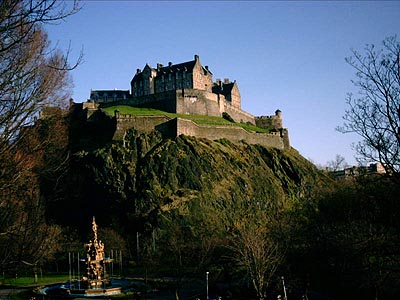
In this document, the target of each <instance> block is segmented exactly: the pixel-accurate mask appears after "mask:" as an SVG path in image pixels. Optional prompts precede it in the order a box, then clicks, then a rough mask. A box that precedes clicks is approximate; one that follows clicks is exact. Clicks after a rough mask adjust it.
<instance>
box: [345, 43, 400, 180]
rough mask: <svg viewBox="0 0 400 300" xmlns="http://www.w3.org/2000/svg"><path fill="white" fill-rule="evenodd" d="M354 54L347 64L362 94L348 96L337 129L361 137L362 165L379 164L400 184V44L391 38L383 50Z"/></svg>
mask: <svg viewBox="0 0 400 300" xmlns="http://www.w3.org/2000/svg"><path fill="white" fill-rule="evenodd" d="M352 53H353V55H352V56H351V57H348V58H346V62H347V63H348V64H349V65H350V66H352V67H353V68H354V69H355V70H356V74H355V75H356V79H355V80H353V84H354V85H355V86H356V87H357V88H358V89H359V94H358V96H354V95H352V94H349V95H348V97H347V105H348V109H347V110H346V112H345V114H344V117H343V119H344V121H345V122H344V125H343V126H342V127H339V128H338V130H339V131H340V132H343V133H349V132H353V133H356V134H358V135H359V136H361V138H362V140H361V141H360V142H358V143H357V144H356V145H355V150H356V153H357V154H358V156H359V157H358V160H359V162H361V163H365V162H380V163H382V165H383V166H384V168H385V169H386V171H387V174H390V175H391V177H392V178H393V179H395V180H396V181H400V155H399V154H400V153H399V152H400V147H399V146H400V43H399V42H398V41H397V38H396V36H394V37H388V38H386V39H385V40H384V41H383V48H382V49H380V50H376V49H375V46H374V45H367V46H366V47H365V54H361V53H359V52H357V51H355V50H353V51H352Z"/></svg>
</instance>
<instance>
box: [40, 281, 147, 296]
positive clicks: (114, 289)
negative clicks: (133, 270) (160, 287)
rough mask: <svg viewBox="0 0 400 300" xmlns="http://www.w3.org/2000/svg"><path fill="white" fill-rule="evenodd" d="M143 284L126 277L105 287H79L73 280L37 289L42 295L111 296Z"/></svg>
mask: <svg viewBox="0 0 400 300" xmlns="http://www.w3.org/2000/svg"><path fill="white" fill-rule="evenodd" d="M139 284H142V283H139V282H134V281H130V280H124V279H117V280H112V283H111V285H109V286H107V287H105V288H87V289H83V288H81V289H80V288H79V283H78V282H72V283H71V284H70V283H69V282H68V283H62V284H55V285H50V286H46V287H44V288H42V289H40V290H38V291H37V293H38V294H40V295H47V296H55V295H57V296H63V297H71V298H77V297H100V296H110V295H119V294H122V293H126V292H129V291H132V290H133V289H134V287H137V285H139Z"/></svg>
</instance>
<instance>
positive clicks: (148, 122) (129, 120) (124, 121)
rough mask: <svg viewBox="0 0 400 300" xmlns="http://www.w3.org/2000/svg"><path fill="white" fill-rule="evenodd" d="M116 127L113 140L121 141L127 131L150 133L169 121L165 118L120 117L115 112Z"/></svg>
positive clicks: (160, 116) (159, 116)
mask: <svg viewBox="0 0 400 300" xmlns="http://www.w3.org/2000/svg"><path fill="white" fill-rule="evenodd" d="M115 118H116V120H117V127H116V131H115V133H114V136H113V139H114V140H121V139H122V138H123V136H124V134H125V132H126V131H127V130H128V129H131V128H135V129H136V130H137V131H139V132H144V133H150V132H151V131H153V130H154V129H155V128H156V127H157V126H158V125H160V124H163V123H165V122H168V121H169V120H171V118H169V117H167V116H162V115H157V116H132V115H120V114H119V113H117V112H116V114H115Z"/></svg>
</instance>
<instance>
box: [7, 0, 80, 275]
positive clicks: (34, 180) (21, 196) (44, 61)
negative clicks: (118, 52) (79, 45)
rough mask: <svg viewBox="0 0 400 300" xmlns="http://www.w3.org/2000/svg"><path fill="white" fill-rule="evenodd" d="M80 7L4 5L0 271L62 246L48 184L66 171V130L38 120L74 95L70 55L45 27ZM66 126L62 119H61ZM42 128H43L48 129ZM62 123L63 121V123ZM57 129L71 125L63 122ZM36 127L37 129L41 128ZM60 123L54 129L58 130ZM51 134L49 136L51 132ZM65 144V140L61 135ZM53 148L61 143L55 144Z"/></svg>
mask: <svg viewBox="0 0 400 300" xmlns="http://www.w3.org/2000/svg"><path fill="white" fill-rule="evenodd" d="M78 10H79V7H78V6H77V1H73V2H66V1H57V0H51V1H48V0H3V1H1V2H0V244H1V246H2V247H0V249H1V251H0V254H1V255H0V256H1V260H0V267H1V268H2V270H3V271H4V270H5V271H7V270H8V269H9V268H14V267H15V268H16V267H17V266H18V265H19V264H21V263H24V264H25V265H30V266H34V267H36V266H37V265H38V264H41V263H43V262H44V261H45V260H48V259H49V258H51V256H52V255H53V254H54V252H55V251H56V250H57V248H58V242H57V240H58V236H59V233H60V229H59V228H58V227H57V226H51V225H49V224H48V223H47V222H46V219H45V206H44V201H43V197H42V196H43V195H42V194H41V193H42V191H41V189H40V185H41V182H42V179H43V178H54V175H55V174H57V176H58V174H60V166H62V164H61V163H62V162H63V161H64V160H65V158H66V157H67V156H66V152H65V151H58V150H60V149H61V148H62V149H61V150H64V148H65V147H64V146H65V144H62V143H59V142H60V141H64V137H66V134H65V131H62V132H64V133H62V132H61V131H60V130H54V131H50V130H44V131H43V130H42V129H44V125H45V123H46V122H44V120H41V121H42V122H39V121H38V122H34V121H35V117H37V116H38V113H39V112H40V111H42V110H43V108H44V107H47V106H63V105H65V103H66V100H67V99H68V98H69V90H70V79H69V76H68V71H69V70H70V69H72V68H74V67H76V66H77V64H79V63H80V58H79V59H78V61H77V62H76V64H74V65H73V66H70V65H69V63H68V54H69V50H67V52H66V54H63V53H62V52H61V51H60V50H58V49H56V48H51V47H50V42H49V40H48V37H47V34H46V32H45V30H44V29H43V24H48V23H54V22H57V21H59V20H63V19H64V18H66V17H68V16H69V15H71V14H73V13H76V12H77V11H78ZM60 122H61V123H62V120H60ZM40 123H41V125H40ZM56 123H57V122H56ZM61 123H60V124H59V125H60V126H58V127H57V128H58V129H60V128H65V127H64V126H63V124H61ZM33 125H35V126H33ZM52 126H53V125H52ZM43 133H45V134H43ZM61 135H64V136H62V137H60V139H57V136H61ZM49 145H53V146H51V147H49Z"/></svg>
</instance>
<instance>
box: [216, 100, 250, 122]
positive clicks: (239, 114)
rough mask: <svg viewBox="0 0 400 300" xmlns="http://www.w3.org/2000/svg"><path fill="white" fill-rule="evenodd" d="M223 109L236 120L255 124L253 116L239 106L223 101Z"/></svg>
mask: <svg viewBox="0 0 400 300" xmlns="http://www.w3.org/2000/svg"><path fill="white" fill-rule="evenodd" d="M224 111H225V112H227V113H228V114H229V115H230V116H231V117H232V118H233V119H234V120H235V121H236V122H240V123H250V124H253V125H255V124H256V122H255V117H254V116H253V115H252V114H249V113H247V112H245V111H244V110H241V109H240V108H237V107H234V106H232V105H230V104H229V103H226V102H225V105H224Z"/></svg>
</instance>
